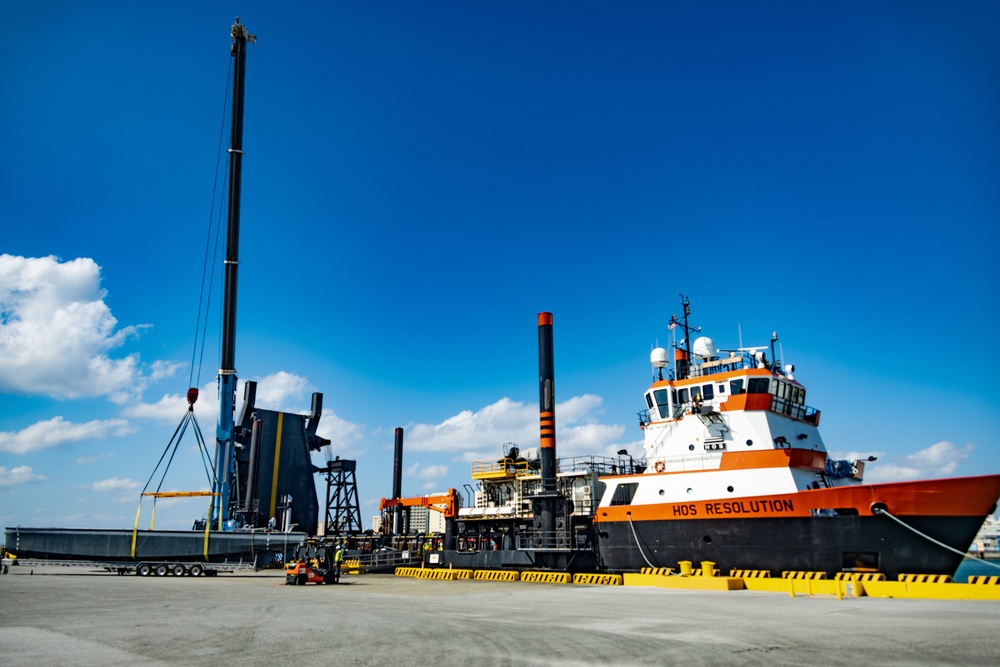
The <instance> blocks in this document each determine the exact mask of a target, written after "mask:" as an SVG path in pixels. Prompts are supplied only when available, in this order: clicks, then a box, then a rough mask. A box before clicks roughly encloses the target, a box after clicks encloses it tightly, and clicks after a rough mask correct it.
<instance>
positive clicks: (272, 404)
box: [236, 371, 312, 413]
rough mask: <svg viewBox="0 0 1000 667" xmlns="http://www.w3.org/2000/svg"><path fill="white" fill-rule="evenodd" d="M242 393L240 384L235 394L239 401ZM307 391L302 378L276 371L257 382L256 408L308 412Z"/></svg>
mask: <svg viewBox="0 0 1000 667" xmlns="http://www.w3.org/2000/svg"><path fill="white" fill-rule="evenodd" d="M242 391H243V383H240V391H239V392H238V393H237V394H236V396H237V398H239V399H240V400H242V397H243V393H242ZM308 391H309V381H308V380H306V379H305V378H304V377H302V376H301V375H295V374H294V373H286V372H285V371H278V372H277V373H272V374H271V375H268V376H267V377H265V378H262V379H261V380H259V381H258V382H257V407H259V408H266V409H268V410H281V411H282V412H299V413H305V412H309V410H310V409H311V407H312V406H311V405H310V403H311V401H312V397H311V396H307V395H306V394H307V392H308ZM293 406H298V407H293ZM302 406H305V407H302Z"/></svg>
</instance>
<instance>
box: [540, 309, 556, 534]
mask: <svg viewBox="0 0 1000 667" xmlns="http://www.w3.org/2000/svg"><path fill="white" fill-rule="evenodd" d="M553 356H554V355H553V353H552V313H539V314H538V421H539V438H540V442H539V444H540V449H541V450H542V452H541V453H542V494H543V496H544V497H543V498H542V499H541V503H540V509H541V526H540V528H541V530H542V541H543V544H545V543H546V542H547V541H548V540H550V539H552V536H553V535H554V534H555V529H556V522H555V507H554V506H553V499H552V497H551V494H552V493H553V492H554V491H555V490H556V398H555V362H554V358H553Z"/></svg>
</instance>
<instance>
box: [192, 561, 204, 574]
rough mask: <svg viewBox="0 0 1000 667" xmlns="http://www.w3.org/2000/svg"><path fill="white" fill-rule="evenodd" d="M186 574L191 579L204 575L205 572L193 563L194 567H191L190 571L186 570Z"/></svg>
mask: <svg viewBox="0 0 1000 667" xmlns="http://www.w3.org/2000/svg"><path fill="white" fill-rule="evenodd" d="M188 574H190V575H191V576H192V577H200V576H201V575H203V574H205V570H204V568H202V566H201V565H198V564H197V563H195V564H194V565H192V566H191V569H190V570H188Z"/></svg>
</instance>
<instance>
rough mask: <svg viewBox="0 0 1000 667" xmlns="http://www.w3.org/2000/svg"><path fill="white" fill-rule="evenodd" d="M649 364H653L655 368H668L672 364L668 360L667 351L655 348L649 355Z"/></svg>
mask: <svg viewBox="0 0 1000 667" xmlns="http://www.w3.org/2000/svg"><path fill="white" fill-rule="evenodd" d="M649 363H651V364H653V367H654V368H666V367H667V365H668V364H669V363H670V361H669V359H668V358H667V351H666V350H664V349H663V348H662V347H658V348H655V349H654V350H653V351H652V352H650V353H649Z"/></svg>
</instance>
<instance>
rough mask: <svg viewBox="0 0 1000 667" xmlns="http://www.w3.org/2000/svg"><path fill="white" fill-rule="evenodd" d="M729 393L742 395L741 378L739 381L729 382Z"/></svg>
mask: <svg viewBox="0 0 1000 667" xmlns="http://www.w3.org/2000/svg"><path fill="white" fill-rule="evenodd" d="M729 393H730V394H742V393H743V378H740V379H739V380H730V381H729Z"/></svg>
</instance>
